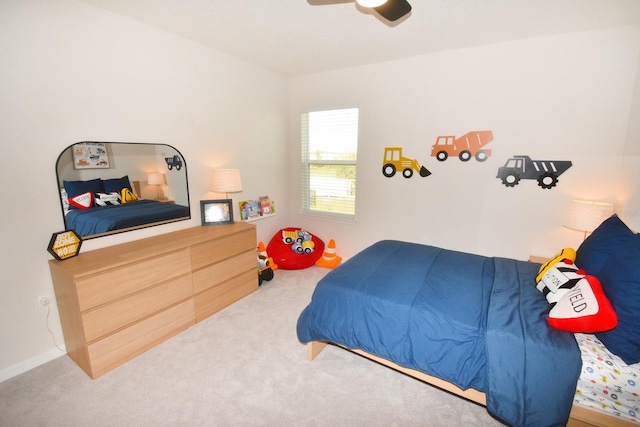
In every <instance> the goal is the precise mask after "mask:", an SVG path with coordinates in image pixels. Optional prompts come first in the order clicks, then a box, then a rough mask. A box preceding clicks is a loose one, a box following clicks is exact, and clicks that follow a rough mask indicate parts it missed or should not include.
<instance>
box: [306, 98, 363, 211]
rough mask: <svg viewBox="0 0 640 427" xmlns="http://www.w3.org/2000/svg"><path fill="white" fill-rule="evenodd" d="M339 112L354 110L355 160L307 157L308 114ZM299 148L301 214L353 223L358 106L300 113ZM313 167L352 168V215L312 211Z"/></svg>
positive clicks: (350, 190)
mask: <svg viewBox="0 0 640 427" xmlns="http://www.w3.org/2000/svg"><path fill="white" fill-rule="evenodd" d="M340 110H355V112H356V120H355V129H352V130H351V131H352V132H353V131H355V139H356V140H355V152H354V153H353V154H355V158H354V159H330V158H328V159H319V160H318V159H312V158H310V157H311V156H310V155H309V154H310V153H309V139H310V138H309V114H313V113H321V112H332V111H340ZM300 127H301V129H300V130H301V132H300V146H301V180H302V188H301V196H302V197H301V199H302V206H301V213H302V214H306V215H313V216H319V217H322V218H325V219H339V220H347V221H355V219H356V196H355V193H356V188H355V187H356V178H355V173H356V172H357V155H358V127H359V107H358V106H347V107H338V108H330V109H318V110H309V111H306V112H303V113H301V115H300ZM314 165H337V166H341V165H346V166H353V168H354V178H353V182H352V184H350V186H349V188H350V189H349V190H348V191H349V193H351V192H353V202H352V203H353V212H352V213H344V212H333V211H330V210H324V209H314V208H313V207H312V193H313V191H312V189H311V172H310V170H311V167H313V166H314Z"/></svg>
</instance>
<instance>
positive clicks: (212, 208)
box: [200, 199, 233, 225]
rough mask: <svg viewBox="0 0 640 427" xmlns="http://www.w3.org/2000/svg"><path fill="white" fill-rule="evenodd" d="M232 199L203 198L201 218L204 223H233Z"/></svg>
mask: <svg viewBox="0 0 640 427" xmlns="http://www.w3.org/2000/svg"><path fill="white" fill-rule="evenodd" d="M231 203H232V202H231V199H218V200H201V201H200V218H201V219H202V225H221V224H233V208H232V207H231Z"/></svg>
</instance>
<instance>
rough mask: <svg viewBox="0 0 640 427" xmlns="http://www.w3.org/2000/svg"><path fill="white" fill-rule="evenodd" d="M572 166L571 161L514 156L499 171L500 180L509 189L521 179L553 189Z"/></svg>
mask: <svg viewBox="0 0 640 427" xmlns="http://www.w3.org/2000/svg"><path fill="white" fill-rule="evenodd" d="M571 166H572V163H571V161H569V160H531V158H530V157H529V156H513V157H512V158H510V159H509V160H507V163H505V165H504V166H501V167H500V168H499V169H498V175H497V176H496V178H500V179H501V180H502V183H503V184H504V185H505V186H507V187H515V186H516V185H518V183H519V182H520V180H521V179H535V180H537V181H538V185H539V186H540V187H542V188H544V189H549V188H553V187H555V186H556V184H557V183H558V177H559V176H560V175H562V174H563V173H564V172H565V171H566V170H567V169H569V168H570V167H571Z"/></svg>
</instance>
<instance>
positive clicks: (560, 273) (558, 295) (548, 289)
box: [536, 259, 587, 308]
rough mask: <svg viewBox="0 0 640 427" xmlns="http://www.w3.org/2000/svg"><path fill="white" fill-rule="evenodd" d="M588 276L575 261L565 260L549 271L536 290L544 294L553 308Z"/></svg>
mask: <svg viewBox="0 0 640 427" xmlns="http://www.w3.org/2000/svg"><path fill="white" fill-rule="evenodd" d="M586 275H587V273H585V272H584V270H579V269H578V267H577V266H576V265H575V264H574V263H573V261H571V260H570V259H563V260H562V261H560V262H559V263H557V264H556V265H553V266H551V268H548V269H547V272H546V273H545V275H544V276H542V279H540V282H538V284H537V285H536V289H538V290H539V291H540V292H542V293H543V294H544V296H545V297H546V298H547V302H549V304H550V305H551V308H553V307H554V306H555V305H556V303H557V302H558V301H560V300H561V299H562V297H564V296H565V295H566V294H567V292H569V290H571V288H573V287H574V286H575V285H576V284H577V283H578V282H579V281H580V280H581V279H582V278H584V276H586Z"/></svg>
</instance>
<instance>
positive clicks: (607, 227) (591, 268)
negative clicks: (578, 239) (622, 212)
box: [576, 214, 635, 292]
mask: <svg viewBox="0 0 640 427" xmlns="http://www.w3.org/2000/svg"><path fill="white" fill-rule="evenodd" d="M634 237H635V235H634V233H633V231H631V230H629V227H627V226H626V224H625V223H624V222H622V220H621V219H620V218H618V215H616V214H613V215H612V216H611V217H610V218H609V219H607V220H605V221H604V222H603V223H602V224H600V225H599V226H598V228H596V229H595V230H594V231H593V233H591V235H590V236H589V237H587V239H586V240H585V241H584V242H582V244H581V245H580V247H579V248H578V250H577V251H576V265H577V266H578V267H580V268H581V269H583V270H585V271H586V272H587V273H588V274H590V275H592V276H596V277H597V278H598V279H601V278H600V271H601V270H602V268H603V267H604V265H605V263H606V262H607V260H608V259H609V257H611V255H612V254H614V253H616V252H617V251H618V250H619V249H620V246H622V245H623V244H625V243H626V242H627V241H629V240H632V239H633V238H634ZM605 292H606V288H605Z"/></svg>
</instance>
